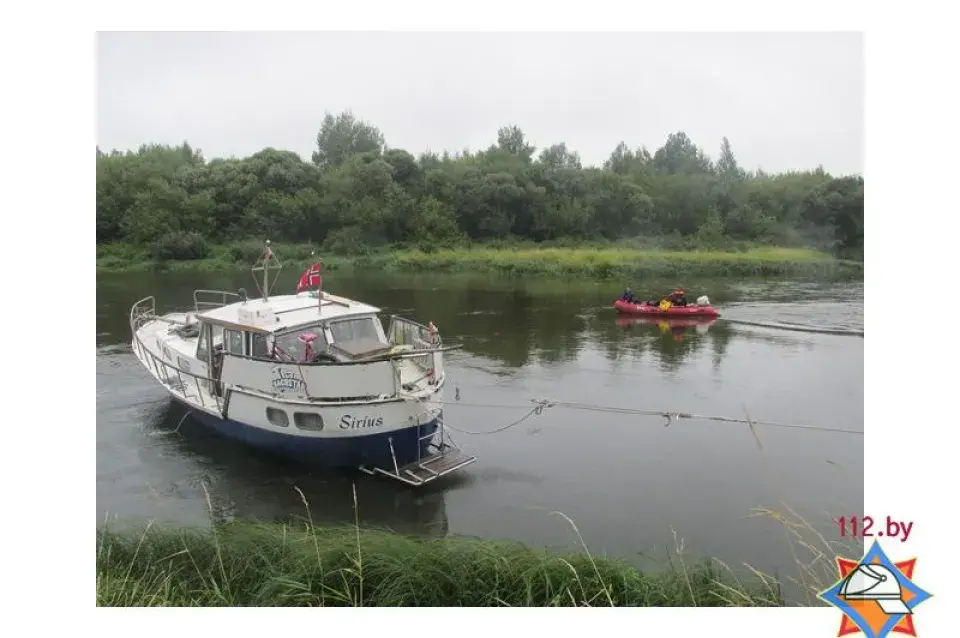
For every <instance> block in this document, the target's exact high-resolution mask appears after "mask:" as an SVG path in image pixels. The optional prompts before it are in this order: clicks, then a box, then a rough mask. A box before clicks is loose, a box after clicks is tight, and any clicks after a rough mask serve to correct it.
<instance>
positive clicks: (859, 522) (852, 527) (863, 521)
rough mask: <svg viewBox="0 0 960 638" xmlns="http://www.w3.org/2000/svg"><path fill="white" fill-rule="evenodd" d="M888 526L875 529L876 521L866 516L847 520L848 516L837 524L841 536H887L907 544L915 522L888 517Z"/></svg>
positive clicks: (842, 517)
mask: <svg viewBox="0 0 960 638" xmlns="http://www.w3.org/2000/svg"><path fill="white" fill-rule="evenodd" d="M884 522H885V523H886V524H885V525H884V526H883V527H881V528H880V529H878V530H875V531H874V529H873V527H874V521H873V517H872V516H864V517H863V518H857V517H856V516H851V517H850V518H847V517H846V516H841V517H840V518H838V519H837V524H838V525H839V526H840V536H841V537H845V536H853V537H857V536H861V537H864V538H868V537H872V536H881V537H882V536H887V537H889V538H896V539H898V540H899V541H900V542H902V543H905V542H907V539H908V538H909V537H910V531H911V530H912V529H913V521H897V520H894V519H892V518H891V517H889V516H887V518H886V521H884Z"/></svg>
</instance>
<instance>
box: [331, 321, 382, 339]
mask: <svg viewBox="0 0 960 638" xmlns="http://www.w3.org/2000/svg"><path fill="white" fill-rule="evenodd" d="M330 333H331V334H332V335H333V342H334V343H344V342H346V341H380V335H379V334H377V327H376V325H374V323H373V318H372V317H364V318H362V319H343V320H341V321H334V322H332V323H331V324H330Z"/></svg>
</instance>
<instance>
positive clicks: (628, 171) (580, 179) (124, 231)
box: [96, 112, 864, 260]
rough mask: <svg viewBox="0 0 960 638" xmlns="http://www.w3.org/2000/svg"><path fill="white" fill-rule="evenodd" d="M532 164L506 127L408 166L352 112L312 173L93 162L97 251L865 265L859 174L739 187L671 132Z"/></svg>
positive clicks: (741, 178)
mask: <svg viewBox="0 0 960 638" xmlns="http://www.w3.org/2000/svg"><path fill="white" fill-rule="evenodd" d="M536 150H537V149H536V147H535V146H534V145H533V144H532V143H531V142H530V141H529V140H528V139H527V138H526V136H525V135H524V133H523V131H522V130H521V129H520V128H519V127H518V126H505V127H502V128H501V129H500V130H499V131H497V137H496V143H495V144H492V145H491V146H490V147H489V148H487V149H486V150H482V151H476V152H470V151H464V152H462V153H458V154H455V155H451V154H449V153H443V154H441V155H438V154H424V155H421V156H420V157H419V158H415V157H414V156H413V155H411V154H410V153H408V152H407V151H404V150H402V149H395V148H387V146H386V143H385V140H384V136H383V134H382V133H381V132H380V131H379V130H378V129H377V128H376V127H374V126H373V125H371V124H369V123H367V122H364V121H362V120H359V119H357V118H356V117H355V116H354V115H353V114H352V113H349V112H346V113H341V114H339V115H333V114H329V113H328V114H326V115H325V116H324V117H323V119H322V121H321V123H320V128H319V132H318V133H317V138H316V151H315V152H314V153H313V155H312V158H311V160H312V161H304V160H303V159H302V158H300V157H299V156H298V155H296V154H295V153H292V152H288V151H281V150H277V149H273V148H267V149H264V150H262V151H260V152H258V153H255V154H253V155H251V156H249V157H245V158H242V159H233V158H231V159H214V160H212V161H206V160H205V159H204V158H203V156H202V155H201V154H200V153H199V152H198V151H195V150H194V149H193V148H191V147H190V146H189V145H188V144H186V143H184V144H182V145H181V146H178V147H168V146H158V145H145V146H142V147H140V148H139V149H137V150H136V151H128V152H125V153H121V152H118V151H113V152H110V153H103V152H101V151H100V150H99V149H98V152H97V159H96V161H97V243H98V244H113V243H122V244H129V245H133V246H139V247H141V248H142V249H144V250H147V248H148V247H149V250H148V251H147V252H148V253H149V256H150V257H151V258H153V259H157V260H163V259H173V260H176V259H181V258H180V257H175V256H171V255H176V254H184V255H190V256H193V255H197V254H205V253H204V252H203V248H202V246H203V244H201V243H199V242H197V241H196V240H195V239H194V240H190V242H192V243H190V242H187V240H185V239H184V238H185V237H186V235H185V233H195V234H199V235H200V236H202V237H203V238H204V239H205V240H207V241H209V242H211V243H214V244H218V245H226V244H232V243H233V242H237V241H241V242H243V241H247V240H253V241H255V242H256V243H257V244H258V245H259V244H260V243H261V242H262V240H263V239H271V240H273V241H278V242H290V243H298V244H301V243H304V244H305V243H311V244H314V245H317V246H324V248H325V249H326V250H330V251H333V252H335V253H336V254H341V255H366V254H369V253H370V252H371V251H375V250H376V249H380V248H383V247H385V246H390V245H393V246H396V245H403V246H409V247H417V248H420V249H421V250H423V251H425V252H426V251H433V250H440V249H444V248H449V247H454V246H464V245H468V244H470V243H474V242H478V241H482V242H491V241H508V240H512V239H523V240H533V241H535V242H548V241H549V242H558V241H569V242H573V243H582V242H587V241H598V240H605V241H607V242H612V241H619V240H623V239H627V238H634V239H636V240H637V241H641V242H645V243H646V244H647V245H653V244H671V245H673V246H679V245H680V244H683V243H684V242H687V243H695V244H697V245H699V246H700V247H702V248H721V247H729V246H731V245H734V244H736V243H750V244H752V245H758V244H765V245H778V246H782V247H806V248H813V249H816V250H821V251H825V252H828V253H830V254H832V255H834V256H838V257H845V258H848V259H849V258H852V259H858V258H861V257H862V254H863V190H864V182H863V179H862V178H861V177H859V176H853V177H840V178H835V177H833V176H831V175H829V174H826V173H824V172H823V170H822V169H820V168H817V169H816V170H813V171H806V172H794V173H785V174H780V175H768V174H765V173H762V172H760V171H757V172H756V173H748V172H746V171H744V169H743V168H741V167H740V165H739V164H738V163H737V160H736V157H735V156H734V153H733V150H732V148H731V145H730V142H729V140H727V139H726V138H724V139H723V140H722V143H721V147H720V153H719V156H718V159H717V160H716V162H714V161H712V160H711V159H710V158H709V157H707V156H706V154H705V153H704V152H703V150H702V149H700V148H699V147H697V146H696V145H695V144H694V143H693V141H692V140H690V138H689V137H687V135H686V134H684V133H683V132H676V133H673V134H671V135H670V136H669V137H668V138H667V140H666V141H665V143H664V145H663V146H662V147H661V148H659V149H657V150H656V151H655V152H653V153H651V152H650V151H648V150H647V149H646V148H645V147H640V148H637V149H635V150H631V148H630V147H628V146H627V144H626V143H624V142H621V143H620V144H618V145H617V147H616V148H615V149H614V150H613V152H612V153H611V155H610V158H609V159H608V160H607V161H606V162H604V165H603V167H602V168H596V167H584V166H582V162H581V160H580V157H579V155H578V154H577V153H576V152H575V151H573V150H571V149H568V148H567V146H566V144H564V143H563V142H558V143H555V144H552V145H550V146H547V147H546V148H544V149H542V150H541V151H540V153H539V155H536V156H535V151H536ZM176 238H179V239H176ZM188 244H189V245H188ZM241 252H242V253H243V255H244V256H249V255H250V254H252V253H251V252H250V251H247V250H245V249H244V250H243V251H241ZM236 256H239V255H236ZM190 258H192V259H196V258H197V257H190Z"/></svg>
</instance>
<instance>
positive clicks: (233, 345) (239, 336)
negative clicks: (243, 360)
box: [223, 330, 243, 355]
mask: <svg viewBox="0 0 960 638" xmlns="http://www.w3.org/2000/svg"><path fill="white" fill-rule="evenodd" d="M223 349H224V351H226V352H229V353H230V354H239V355H242V354H243V333H242V332H238V331H236V330H224V331H223Z"/></svg>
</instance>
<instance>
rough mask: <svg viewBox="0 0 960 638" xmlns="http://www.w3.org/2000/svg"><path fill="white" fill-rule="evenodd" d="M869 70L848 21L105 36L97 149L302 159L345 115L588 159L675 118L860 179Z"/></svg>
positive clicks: (410, 135) (463, 141)
mask: <svg viewBox="0 0 960 638" xmlns="http://www.w3.org/2000/svg"><path fill="white" fill-rule="evenodd" d="M863 64H864V56H863V40H862V36H861V35H859V34H854V33H818V34H792V33H783V34H755V33H736V34H734V33H731V34H697V33H690V34H656V33H651V34H643V33H638V34H626V33H625V34H613V33H597V34H593V33H582V34H555V33H543V34H535V33H529V34H516V33H502V34H471V33H457V34H438V33H425V34H419V33H361V34H351V33H342V32H339V33H266V32H265V33H242V32H238V33H189V32H185V33H110V34H100V36H99V47H98V69H97V73H98V80H97V82H98V107H97V113H98V122H97V143H98V145H99V146H100V148H101V149H104V150H109V149H114V148H116V149H131V148H136V147H137V146H139V145H140V144H142V143H150V142H160V143H170V144H179V143H180V142H182V141H184V140H186V141H188V142H190V143H191V144H192V145H193V146H195V147H199V148H200V149H202V151H203V153H204V156H205V157H206V158H207V159H211V158H213V157H217V156H229V155H235V156H245V155H249V154H251V153H254V152H256V151H258V150H261V149H262V148H264V147H267V146H272V147H275V148H280V149H285V150H291V151H295V152H297V153H299V154H300V155H301V156H303V157H304V158H305V159H309V157H310V153H311V152H312V150H313V147H314V143H315V139H316V133H317V130H318V128H319V126H320V122H321V120H322V118H323V115H324V113H325V112H326V111H330V112H333V113H338V112H340V111H343V110H348V109H349V110H352V111H353V112H354V113H355V114H356V115H357V116H358V117H360V118H362V119H365V120H367V121H368V122H370V123H371V124H373V125H375V126H377V127H378V128H379V129H380V130H381V131H382V132H383V134H384V136H385V137H386V141H387V144H388V145H389V146H391V147H395V148H403V149H406V150H408V151H410V152H412V153H414V154H415V155H416V154H418V153H420V152H422V151H425V150H428V149H429V150H435V151H442V150H443V149H447V150H450V151H455V150H459V149H463V148H470V149H473V150H476V149H482V148H486V147H487V146H489V145H490V144H492V143H493V142H495V141H496V134H497V129H498V128H499V127H500V126H504V125H508V124H516V125H518V126H520V127H521V128H522V129H523V131H524V133H525V134H526V135H527V137H528V139H530V140H531V142H532V143H533V144H535V145H536V146H537V147H538V149H539V148H543V147H545V146H548V145H550V144H553V143H556V142H561V141H563V142H566V143H567V146H568V147H569V148H572V149H573V150H576V151H579V153H580V155H581V157H582V158H583V161H584V163H585V164H600V163H602V162H603V160H605V159H606V158H607V157H608V156H609V154H610V152H611V151H612V150H613V149H614V147H615V146H616V145H617V143H618V142H619V141H620V140H623V141H625V142H626V143H627V144H628V145H629V146H631V147H638V146H640V145H646V146H647V148H648V149H650V151H651V152H653V151H655V150H656V149H657V148H659V147H660V146H661V145H662V144H663V142H664V141H665V140H666V137H667V135H668V134H669V133H671V132H674V131H678V130H682V131H685V132H686V133H687V135H689V136H690V138H691V139H692V140H693V141H694V143H696V144H697V145H699V146H701V147H702V148H703V149H704V150H705V151H706V152H707V153H708V154H709V155H711V156H712V157H716V155H717V152H718V149H719V147H720V142H721V139H722V138H723V136H727V137H728V138H729V140H730V143H731V145H732V147H733V151H734V153H735V154H736V156H737V158H738V160H739V161H740V163H741V165H743V166H744V167H745V168H747V169H755V168H757V167H758V166H759V167H762V168H763V169H764V170H766V171H768V172H773V171H783V170H792V169H808V168H815V167H816V166H817V165H818V164H822V165H823V167H824V169H825V170H827V171H829V172H831V173H834V174H849V173H861V172H862V171H863V127H864V125H863V109H864V98H863V91H864V87H863V83H864V80H863V73H864V69H863Z"/></svg>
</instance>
